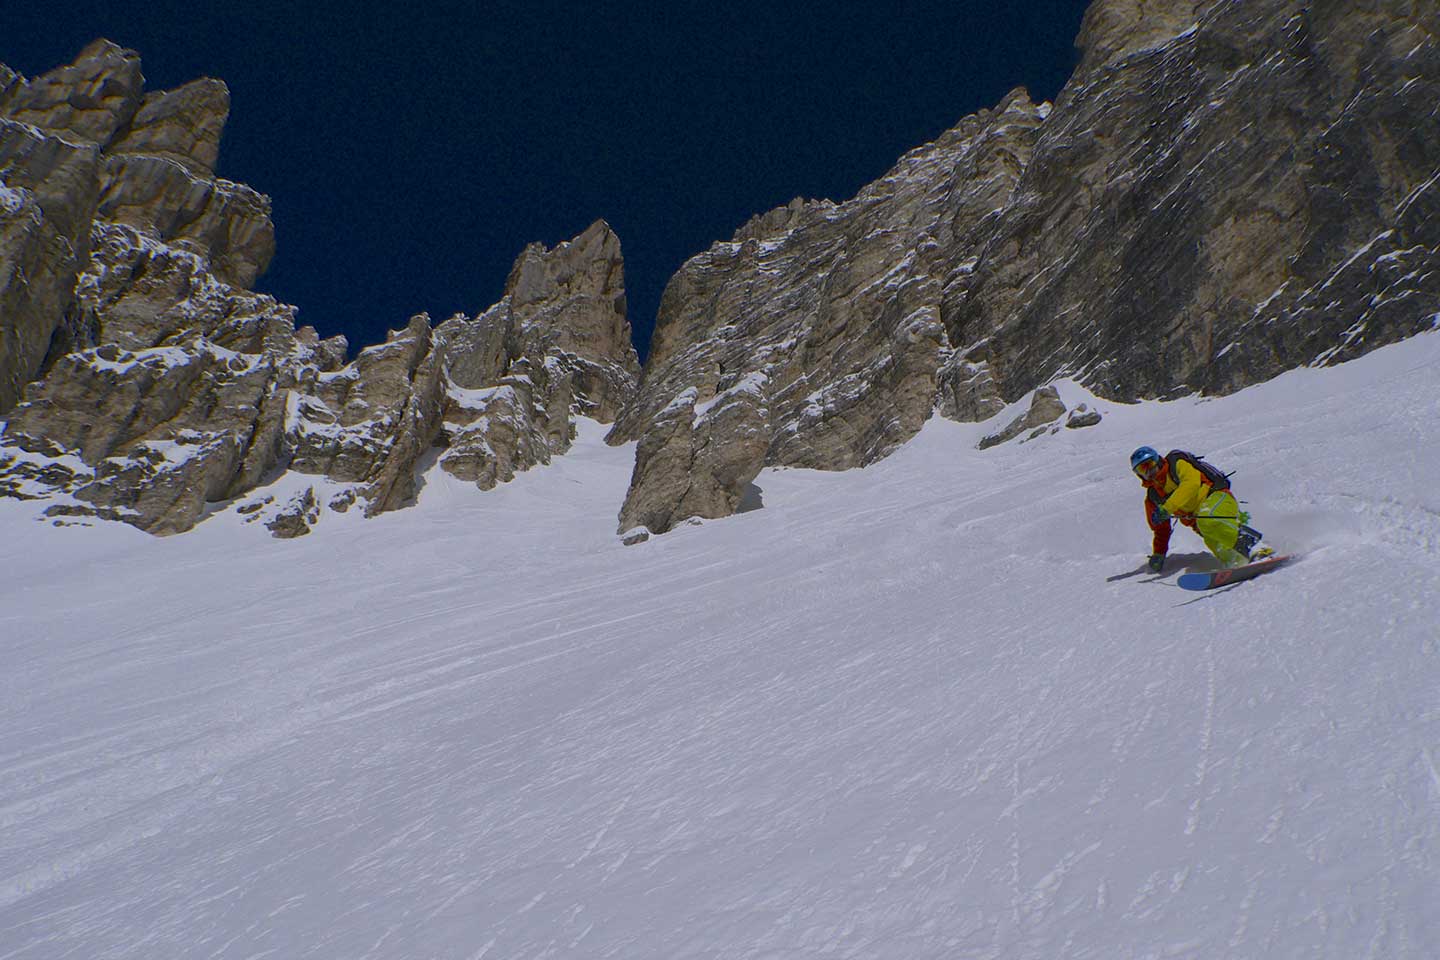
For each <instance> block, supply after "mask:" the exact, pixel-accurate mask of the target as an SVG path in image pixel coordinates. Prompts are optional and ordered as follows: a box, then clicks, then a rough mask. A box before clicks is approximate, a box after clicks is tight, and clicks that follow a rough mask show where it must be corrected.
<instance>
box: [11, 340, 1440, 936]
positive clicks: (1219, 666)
mask: <svg viewBox="0 0 1440 960" xmlns="http://www.w3.org/2000/svg"><path fill="white" fill-rule="evenodd" d="M1437 374H1440V333H1435V334H1425V335H1421V336H1419V337H1416V338H1414V339H1412V340H1410V341H1407V342H1406V343H1403V344H1399V345H1396V346H1393V347H1387V348H1384V349H1382V350H1380V351H1377V352H1375V353H1373V354H1371V355H1369V356H1367V357H1364V358H1362V359H1360V360H1358V361H1355V362H1353V363H1350V364H1346V365H1344V366H1341V367H1337V368H1333V369H1327V370H1303V371H1294V372H1292V373H1289V374H1286V375H1285V376H1283V377H1281V378H1279V379H1277V380H1276V381H1272V382H1271V383H1268V384H1263V385H1260V386H1258V387H1254V388H1251V389H1249V390H1246V391H1244V392H1242V393H1240V394H1237V395H1235V396H1232V397H1227V398H1219V399H1207V400H1194V399H1190V400H1182V401H1175V402H1172V403H1164V404H1161V403H1145V404H1138V405H1134V406H1124V405H1119V404H1113V403H1108V402H1106V401H1094V400H1093V398H1089V397H1088V395H1084V394H1083V391H1080V390H1079V388H1077V387H1075V386H1074V385H1073V384H1069V385H1067V386H1065V388H1064V390H1062V396H1064V397H1065V399H1066V400H1067V402H1068V403H1072V404H1073V402H1076V401H1078V400H1082V399H1084V400H1087V401H1088V402H1091V403H1092V404H1095V405H1097V406H1098V407H1099V408H1100V409H1101V410H1102V411H1104V413H1105V420H1104V421H1103V423H1102V424H1101V425H1100V426H1098V427H1094V428H1091V429H1087V430H1082V431H1068V430H1067V431H1061V432H1060V433H1059V434H1057V435H1054V436H1046V437H1042V438H1039V439H1037V440H1034V441H1029V442H1025V443H1015V442H1012V443H1009V444H1005V445H1002V446H1000V447H997V448H994V449H991V450H988V451H984V452H979V451H976V450H975V449H974V444H975V442H976V441H977V440H978V439H979V438H980V437H981V436H983V435H984V434H985V433H986V432H987V431H988V430H989V429H991V427H993V426H994V424H993V423H991V424H979V425H956V424H952V423H947V422H942V421H935V422H932V423H931V424H930V425H928V426H927V427H926V429H925V431H924V432H923V433H922V434H921V435H920V436H919V437H918V438H916V439H915V440H914V441H912V442H911V443H910V444H909V445H907V446H906V447H904V448H903V449H902V450H900V451H899V452H898V453H896V454H895V455H893V456H892V457H890V458H889V459H887V460H885V461H883V462H881V463H879V464H876V465H874V466H872V467H869V468H867V469H865V470H860V471H850V472H845V473H837V474H826V473H814V472H810V471H800V470H770V471H766V472H764V473H762V475H761V476H760V478H759V479H758V481H757V483H758V485H759V486H760V487H761V488H762V490H763V499H764V504H765V506H764V508H763V509H760V510H756V511H753V512H749V513H746V514H742V515H739V516H736V517H733V518H730V519H727V520H724V521H717V522H707V523H704V524H701V525H696V526H682V527H681V528H680V529H678V530H676V531H674V532H673V533H671V534H668V535H666V536H663V537H658V538H653V539H652V540H651V541H650V542H648V543H646V544H643V545H640V546H637V547H630V548H625V547H621V546H620V545H619V543H618V541H617V538H616V537H615V536H614V529H613V528H614V522H615V520H614V517H615V511H616V510H617V509H618V505H619V503H620V502H621V500H622V498H623V492H624V488H625V485H626V483H627V482H628V479H629V474H630V468H631V465H632V458H633V448H631V447H626V448H619V449H611V448H608V447H606V446H605V445H604V444H603V443H602V442H601V440H600V437H601V436H602V434H603V429H604V428H602V427H598V426H597V425H593V424H583V425H582V431H581V436H580V439H579V441H578V442H577V444H576V446H575V448H574V449H573V450H572V452H571V453H569V454H567V455H566V456H564V457H561V458H558V459H557V460H556V461H555V463H554V464H553V465H552V466H550V467H546V468H542V469H539V470H535V471H531V472H529V473H526V474H522V475H521V476H520V477H518V478H517V479H516V480H515V481H513V482H512V483H509V484H506V485H503V486H502V487H501V488H499V489H497V490H495V491H492V492H490V493H479V492H476V491H474V490H472V489H469V488H467V487H466V486H465V485H463V484H459V483H457V482H455V481H453V480H451V479H450V478H448V477H446V476H445V475H444V474H443V473H439V472H433V471H432V472H431V473H430V474H429V475H428V476H427V478H426V480H427V482H426V485H425V489H424V492H423V493H422V496H421V501H420V503H419V505H418V506H416V507H414V508H412V509H409V510H405V511H400V512H397V513H394V514H389V515H386V516H384V517H381V518H378V519H376V520H372V521H363V520H359V519H358V518H354V517H348V516H346V517H340V516H335V515H327V516H326V517H325V519H324V520H323V521H322V522H321V524H320V526H319V528H318V529H317V530H316V532H315V533H314V534H312V535H311V536H309V537H305V538H301V539H299V540H295V541H286V542H280V541H274V540H271V539H269V538H268V537H266V536H264V531H263V530H257V529H255V528H254V527H247V526H244V525H243V524H242V523H241V522H240V519H239V518H238V517H236V516H235V515H234V514H233V513H228V512H222V513H220V514H217V515H216V516H214V517H213V518H211V519H210V520H208V521H206V522H205V523H204V524H202V525H201V526H200V527H199V528H197V529H196V530H195V531H194V532H193V533H191V534H187V535H185V536H181V537H175V538H169V539H165V540H157V539H152V538H149V537H146V536H145V535H142V534H139V533H136V532H135V531H133V530H130V529H128V528H123V527H116V526H97V527H94V528H90V529H82V528H77V527H66V528H63V529H56V528H54V527H52V526H50V525H48V524H41V523H35V522H34V521H33V519H32V517H33V516H34V514H35V512H36V511H37V510H38V507H37V506H35V505H33V504H25V503H18V502H13V501H0V557H3V559H4V562H5V569H6V570H7V575H6V576H5V577H4V578H0V662H3V664H4V667H5V669H4V670H0V865H3V868H4V869H3V870H0V960H40V958H44V960H51V958H69V957H83V958H109V957H144V958H147V960H148V958H170V957H173V958H182V957H183V958H187V960H188V958H251V957H263V956H273V957H287V958H347V960H353V958H376V960H378V958H411V957H414V958H421V957H424V958H430V957H435V958H459V960H479V958H487V960H497V958H503V960H522V958H537V960H538V958H543V957H585V958H592V957H593V958H625V960H631V958H657V960H659V958H665V960H672V958H720V957H724V958H727V960H728V958H742V957H743V958H757V960H760V958H765V960H774V958H793V957H827V958H829V957H836V958H843V957H863V958H867V960H868V958H896V960H914V958H931V957H934V958H954V957H966V958H971V957H973V958H997V960H999V958H1029V957H1034V958H1047V960H1049V958H1074V960H1079V958H1096V960H1109V958H1117V957H1127V958H1128V957H1136V958H1140V957H1145V958H1160V957H1180V958H1185V957H1190V958H1208V957H1235V958H1245V957H1255V958H1271V957H1297V958H1298V957H1306V958H1308V957H1335V958H1344V960H1351V958H1360V957H1377V958H1380V957H1384V958H1414V960H1428V958H1433V957H1436V956H1440V911H1437V910H1436V909H1435V908H1434V905H1435V904H1436V903H1440V863H1437V857H1436V849H1437V843H1440V765H1437V758H1440V627H1437V624H1440V500H1437V499H1436V496H1437V495H1436V492H1435V491H1436V489H1437V488H1436V486H1435V483H1434V479H1433V478H1434V477H1436V476H1440V453H1437V450H1440V445H1437V440H1440V428H1437V424H1440V376H1437ZM1010 415H1012V412H1010V411H1007V412H1006V413H1005V414H1002V415H1000V416H999V417H997V418H996V420H997V421H1000V420H1004V419H1005V418H1007V417H1008V416H1010ZM1139 443H1149V444H1152V445H1156V446H1162V447H1163V446H1182V447H1185V448H1187V449H1191V450H1194V451H1197V452H1200V453H1204V454H1206V455H1207V456H1209V457H1210V458H1211V459H1212V460H1214V461H1215V462H1217V463H1219V464H1221V465H1223V466H1224V467H1225V468H1226V469H1227V470H1237V471H1238V472H1237V473H1236V475H1235V485H1236V490H1237V493H1238V494H1239V495H1240V496H1241V497H1242V498H1243V499H1245V500H1247V501H1249V503H1248V506H1249V508H1250V509H1251V510H1252V511H1253V513H1254V522H1255V525H1256V526H1258V527H1260V528H1261V529H1263V530H1265V531H1266V533H1267V534H1268V535H1269V536H1268V539H1269V540H1270V541H1272V542H1273V543H1275V544H1276V546H1277V547H1279V548H1281V549H1284V550H1295V551H1297V552H1298V553H1299V554H1300V556H1299V558H1298V559H1297V560H1296V561H1294V562H1292V563H1291V564H1289V565H1287V566H1285V567H1282V568H1280V569H1279V570H1277V571H1275V572H1273V573H1270V574H1267V575H1265V576H1263V577H1260V578H1257V579H1255V580H1253V581H1249V582H1246V583H1242V584H1238V585H1236V586H1234V587H1231V588H1228V589H1224V590H1218V591H1212V592H1209V593H1205V594H1198V595H1197V594H1190V593H1188V592H1186V591H1181V590H1179V589H1178V588H1177V587H1176V586H1175V583H1174V581H1175V577H1176V576H1177V575H1178V574H1179V573H1180V572H1183V571H1184V570H1185V569H1192V568H1193V569H1201V568H1205V567H1206V566H1207V564H1208V559H1207V557H1206V556H1205V555H1204V554H1203V553H1202V551H1203V548H1202V546H1201V544H1200V542H1199V540H1198V538H1196V537H1194V535H1193V534H1191V533H1190V532H1189V531H1186V530H1177V532H1176V534H1175V540H1174V542H1173V548H1174V552H1173V554H1172V557H1173V559H1172V563H1171V565H1170V567H1169V568H1168V569H1167V570H1166V571H1165V573H1164V574H1163V575H1162V576H1159V577H1155V576H1153V575H1151V574H1150V573H1149V572H1148V571H1144V570H1142V569H1139V568H1140V567H1141V562H1142V560H1143V558H1144V555H1145V553H1147V552H1148V531H1147V529H1146V527H1145V525H1144V522H1143V519H1142V516H1141V507H1140V497H1139V495H1138V491H1137V488H1136V485H1135V483H1134V481H1133V479H1132V478H1130V477H1129V475H1128V472H1127V470H1126V469H1125V467H1126V463H1127V457H1128V454H1129V451H1130V450H1131V449H1132V448H1133V447H1134V446H1136V445H1138V444H1139ZM1122 574H1125V575H1126V576H1124V577H1120V578H1119V579H1116V580H1113V581H1110V582H1107V577H1117V576H1118V575H1122Z"/></svg>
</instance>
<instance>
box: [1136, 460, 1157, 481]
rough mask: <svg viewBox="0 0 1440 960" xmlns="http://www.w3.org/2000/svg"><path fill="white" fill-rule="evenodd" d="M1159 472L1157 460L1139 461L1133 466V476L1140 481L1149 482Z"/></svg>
mask: <svg viewBox="0 0 1440 960" xmlns="http://www.w3.org/2000/svg"><path fill="white" fill-rule="evenodd" d="M1159 470H1160V461H1159V460H1141V461H1140V462H1139V463H1137V464H1135V476H1137V477H1139V478H1140V479H1141V480H1150V479H1152V478H1153V477H1154V476H1155V474H1156V473H1157V472H1158V471H1159Z"/></svg>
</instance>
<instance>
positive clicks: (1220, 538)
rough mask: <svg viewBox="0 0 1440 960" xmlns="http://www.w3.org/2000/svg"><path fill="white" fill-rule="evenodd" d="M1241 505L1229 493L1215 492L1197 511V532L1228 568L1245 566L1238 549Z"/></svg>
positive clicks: (1225, 491) (1243, 557)
mask: <svg viewBox="0 0 1440 960" xmlns="http://www.w3.org/2000/svg"><path fill="white" fill-rule="evenodd" d="M1242 523H1244V520H1243V519H1242V518H1241V515H1240V504H1239V503H1237V502H1236V500H1235V496H1234V495H1233V494H1232V493H1231V492H1230V491H1229V490H1215V491H1213V492H1212V493H1211V494H1210V496H1208V497H1206V498H1205V499H1204V501H1202V502H1201V504H1200V509H1198V510H1196V511H1195V531H1196V532H1197V533H1199V534H1200V536H1201V537H1202V538H1203V539H1204V540H1205V546H1207V547H1209V548H1210V552H1211V553H1213V554H1215V556H1217V557H1219V558H1220V562H1221V563H1223V564H1225V566H1227V567H1238V566H1239V565H1240V564H1242V563H1245V556H1244V555H1243V554H1241V553H1240V552H1239V551H1238V550H1236V549H1235V541H1236V540H1237V539H1239V537H1240V524H1242Z"/></svg>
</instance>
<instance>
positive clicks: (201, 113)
mask: <svg viewBox="0 0 1440 960" xmlns="http://www.w3.org/2000/svg"><path fill="white" fill-rule="evenodd" d="M229 116H230V90H229V88H227V87H226V86H225V84H223V83H221V82H220V81H219V80H213V79H208V78H207V79H202V80H195V81H193V82H191V83H187V84H185V85H184V86H183V87H177V88H176V89H174V90H162V91H159V92H156V93H147V94H146V95H145V99H144V100H143V101H142V102H141V104H140V108H139V110H137V111H136V113H135V116H134V117H133V118H132V119H131V121H130V126H129V127H128V128H127V129H126V131H125V134H124V136H122V137H121V138H120V139H118V140H117V141H115V142H114V143H113V144H111V145H110V148H109V152H110V153H112V154H125V153H138V154H142V155H145V156H151V157H161V158H164V159H166V160H173V161H175V162H176V163H179V164H181V165H183V166H185V167H186V168H188V169H189V170H190V171H191V172H192V173H194V174H195V175H197V176H200V177H204V176H208V175H212V174H214V172H215V161H216V160H218V159H219V158H220V135H221V134H222V133H223V132H224V130H225V121H226V120H227V119H228V118H229Z"/></svg>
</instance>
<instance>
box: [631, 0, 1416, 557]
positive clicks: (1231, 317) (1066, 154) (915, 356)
mask: <svg viewBox="0 0 1440 960" xmlns="http://www.w3.org/2000/svg"><path fill="white" fill-rule="evenodd" d="M1437 38H1440V7H1436V6H1435V5H1434V4H1416V3H1413V2H1411V0H1367V2H1365V3H1354V4H1341V3H1324V4H1313V3H1307V2H1303V0H1253V2H1252V0H1247V2H1245V3H1234V2H1228V0H1227V2H1220V0H1096V2H1095V3H1094V4H1093V5H1092V6H1091V8H1090V10H1089V11H1088V12H1087V14H1086V18H1085V22H1084V25H1083V27H1082V31H1081V35H1080V37H1079V40H1078V41H1077V42H1078V44H1079V46H1080V47H1081V48H1082V50H1083V58H1082V62H1081V64H1080V67H1079V68H1078V69H1077V71H1076V73H1075V75H1074V76H1073V77H1072V78H1071V80H1070V82H1069V83H1068V84H1067V85H1066V87H1065V88H1064V90H1063V91H1062V92H1061V94H1060V95H1059V97H1057V99H1056V102H1055V104H1054V106H1053V109H1052V108H1051V107H1050V106H1049V105H1041V106H1039V107H1037V106H1034V105H1032V104H1030V103H1029V100H1028V98H1026V97H1024V96H1023V95H1021V94H1016V95H1012V96H1011V97H1010V98H1008V99H1007V101H1006V102H1005V103H1003V104H1001V105H1000V106H999V107H998V108H997V109H996V110H995V111H990V112H982V113H981V114H978V115H976V116H975V117H970V118H967V119H966V120H964V121H962V122H961V123H960V124H959V125H958V126H957V127H956V128H955V130H952V131H951V132H950V133H948V134H946V135H945V136H943V137H942V138H940V140H938V141H936V142H935V143H934V144H931V145H929V146H927V147H924V148H921V149H920V150H917V151H915V152H913V153H911V154H910V155H908V156H907V157H906V158H904V159H902V161H901V163H900V165H899V166H897V167H896V169H895V170H893V171H891V172H890V174H888V175H887V176H886V177H885V178H883V179H882V180H880V181H877V182H876V183H875V184H872V185H871V186H870V187H867V188H866V189H865V190H863V191H862V192H861V194H860V195H859V196H858V197H856V198H855V199H854V200H852V201H849V202H848V203H844V204H839V205H836V204H831V203H828V202H820V203H801V202H798V201H797V202H796V203H794V204H792V205H791V206H789V207H787V208H784V209H781V210H776V211H772V212H771V213H769V214H766V215H765V216H763V217H758V218H756V219H755V220H753V221H751V223H750V224H747V225H746V227H744V228H743V229H742V230H741V231H740V232H738V233H737V234H736V235H735V237H734V238H733V239H732V240H731V241H730V242H729V243H725V244H718V245H716V246H715V247H712V248H711V250H709V251H707V252H706V253H704V254H702V255H701V256H699V257H696V258H694V259H693V260H691V261H690V262H689V263H687V264H686V265H685V266H684V267H683V268H682V269H681V270H680V272H679V273H678V274H677V275H676V276H675V277H674V278H673V279H672V281H671V283H670V285H669V287H668V288H667V290H666V293H665V298H664V301H663V303H662V305H661V310H660V319H659V324H658V326H657V330H656V335H655V340H654V346H653V348H652V350H653V352H652V355H651V357H650V359H649V360H648V361H647V366H646V370H645V374H644V378H643V381H642V389H641V392H640V394H639V395H638V397H637V400H636V402H635V403H634V404H633V405H632V406H631V407H629V408H627V409H626V410H624V411H622V413H621V416H620V418H619V420H618V421H617V426H616V429H615V431H614V433H613V435H612V436H613V438H614V439H616V440H625V439H638V440H639V441H640V443H639V453H638V458H637V463H636V469H635V474H634V477H633V479H632V486H631V490H630V492H629V495H628V497H627V500H626V504H625V508H624V509H623V511H622V515H621V527H622V529H624V528H625V527H626V526H627V524H632V523H645V524H646V525H649V523H650V522H652V521H653V522H655V523H657V524H659V525H660V526H659V527H651V529H652V530H654V531H657V532H658V531H659V530H661V529H663V528H665V527H666V526H667V525H672V524H674V523H675V522H677V521H678V520H679V519H681V518H682V517H683V516H685V515H687V513H689V512H690V510H691V508H690V507H681V506H680V503H682V502H683V501H685V500H686V499H687V498H691V499H693V498H694V494H693V493H692V491H693V490H694V489H697V488H700V489H703V488H705V487H707V486H708V485H709V481H708V480H707V479H706V478H704V477H702V476H699V475H698V473H697V471H703V470H704V469H705V468H704V467H703V466H701V465H700V464H701V463H702V462H703V461H704V458H702V457H699V456H698V455H697V454H698V452H699V451H700V446H699V444H700V443H701V441H700V439H699V432H698V431H697V430H696V429H695V427H696V424H697V422H698V421H697V419H696V415H694V414H692V415H691V418H690V423H689V424H688V428H687V425H686V424H685V423H684V422H683V421H684V420H685V416H684V408H685V404H684V403H683V402H682V401H683V399H684V398H686V397H687V396H688V397H689V398H690V403H691V408H692V409H697V408H698V407H699V406H700V405H704V404H706V403H708V402H709V401H710V400H711V399H712V398H713V397H715V396H716V395H718V394H723V393H724V392H726V391H727V390H729V389H731V388H732V387H733V386H734V385H735V384H737V383H739V382H741V381H743V380H745V379H746V378H747V377H749V376H751V375H752V374H762V375H763V377H764V380H763V382H764V386H763V388H762V391H763V396H764V401H765V402H764V409H765V411H766V414H765V415H766V417H767V418H768V420H767V422H766V424H765V425H764V426H763V427H761V428H760V429H761V430H762V432H764V433H767V434H768V436H769V442H768V445H767V446H766V448H765V452H764V455H763V459H759V458H757V459H756V460H755V461H753V462H752V463H751V466H756V465H757V464H758V465H767V464H768V465H790V466H809V467H821V468H831V469H838V468H845V467H853V466H861V465H864V464H866V463H869V462H871V461H873V460H874V459H877V458H879V457H882V456H885V455H886V454H887V453H888V452H890V451H891V450H893V449H894V448H895V446H896V445H898V444H899V443H902V442H903V441H904V440H905V439H907V438H908V437H909V436H910V435H911V434H913V432H914V431H915V430H916V429H917V428H918V427H919V425H920V423H921V422H923V421H924V419H925V418H926V417H927V416H928V415H929V413H930V412H931V410H932V409H934V410H938V411H939V412H940V413H941V414H942V415H944V416H948V417H953V418H956V419H962V420H981V419H986V418H988V417H990V416H993V415H994V414H995V413H997V412H999V411H1000V410H1001V409H1003V407H1004V406H1005V405H1006V404H1008V403H1013V402H1015V401H1017V400H1019V399H1020V398H1022V397H1024V396H1025V395H1026V394H1028V393H1029V392H1030V391H1032V390H1035V389H1036V388H1039V387H1043V386H1044V385H1046V384H1048V383H1052V382H1054V381H1056V380H1058V379H1061V378H1063V377H1071V378H1074V379H1076V380H1078V381H1080V382H1081V383H1083V384H1084V385H1085V386H1087V387H1089V388H1090V389H1091V390H1093V391H1094V392H1096V393H1097V394H1099V395H1100V396H1102V397H1109V398H1114V399H1123V400H1132V399H1136V398H1141V397H1165V396H1174V395H1178V394H1184V393H1190V392H1195V391H1205V392H1212V393H1214V392H1228V391H1233V390H1236V389H1239V388H1241V387H1244V386H1247V385H1249V384H1252V383H1255V382H1258V381H1260V380H1264V379H1268V378H1270V377H1273V376H1275V375H1276V374H1278V373H1280V372H1282V371H1284V370H1286V369H1290V368H1293V367H1296V366H1302V365H1305V364H1319V363H1330V362H1336V361H1338V360H1343V359H1349V358H1351V357H1354V356H1356V355H1358V354H1359V353H1361V352H1364V351H1366V350H1370V349H1373V348H1375V347H1377V346H1380V345H1382V344H1385V343H1389V342H1393V341H1395V340H1397V339H1401V338H1403V337H1406V336H1409V335H1412V334H1414V333H1416V332H1419V331H1421V330H1425V329H1429V328H1430V327H1432V326H1435V325H1436V324H1437V322H1440V321H1437V319H1436V318H1437V317H1440V243H1437V241H1440V226H1437V225H1440V218H1437V216H1436V213H1437V212H1440V199H1437V197H1440V177H1437V175H1436V171H1437V170H1440V114H1437V113H1436V111H1435V109H1434V104H1435V103H1437V102H1440V40H1437ZM1091 413H1093V411H1083V412H1077V414H1076V416H1075V417H1074V419H1073V421H1072V422H1073V423H1074V424H1075V425H1076V426H1080V425H1082V424H1084V423H1090V422H1093V418H1092V417H1091V416H1089V415H1088V414H1091ZM744 429H745V431H747V433H746V436H745V437H743V438H741V437H738V436H737V437H728V436H719V437H717V436H714V435H709V436H707V437H706V438H705V439H704V441H703V442H704V444H706V447H705V449H706V451H707V453H713V450H714V449H715V448H716V445H717V444H718V445H719V446H720V447H725V446H733V447H734V448H735V449H737V450H738V449H741V448H745V449H752V445H751V442H750V436H749V431H753V430H754V429H755V426H754V424H753V423H751V422H747V423H746V425H745V428H744ZM1023 429H1024V428H1023V427H1022V428H1021V430H1022V432H1023ZM687 445H688V449H687ZM652 461H653V462H652ZM687 463H688V464H689V465H690V466H689V467H688V468H683V465H685V464H687ZM682 468H683V469H689V471H690V475H689V477H688V479H687V480H686V481H685V482H681V481H680V475H681V473H682V472H683V469H682ZM741 475H743V473H742V474H741ZM735 492H736V491H734V490H733V489H732V490H730V491H729V493H730V494H732V495H733V494H734V493H735ZM695 509H699V508H698V507H697V508H695ZM693 515H697V516H699V515H704V516H710V515H711V514H709V513H705V514H700V513H695V514H693Z"/></svg>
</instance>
